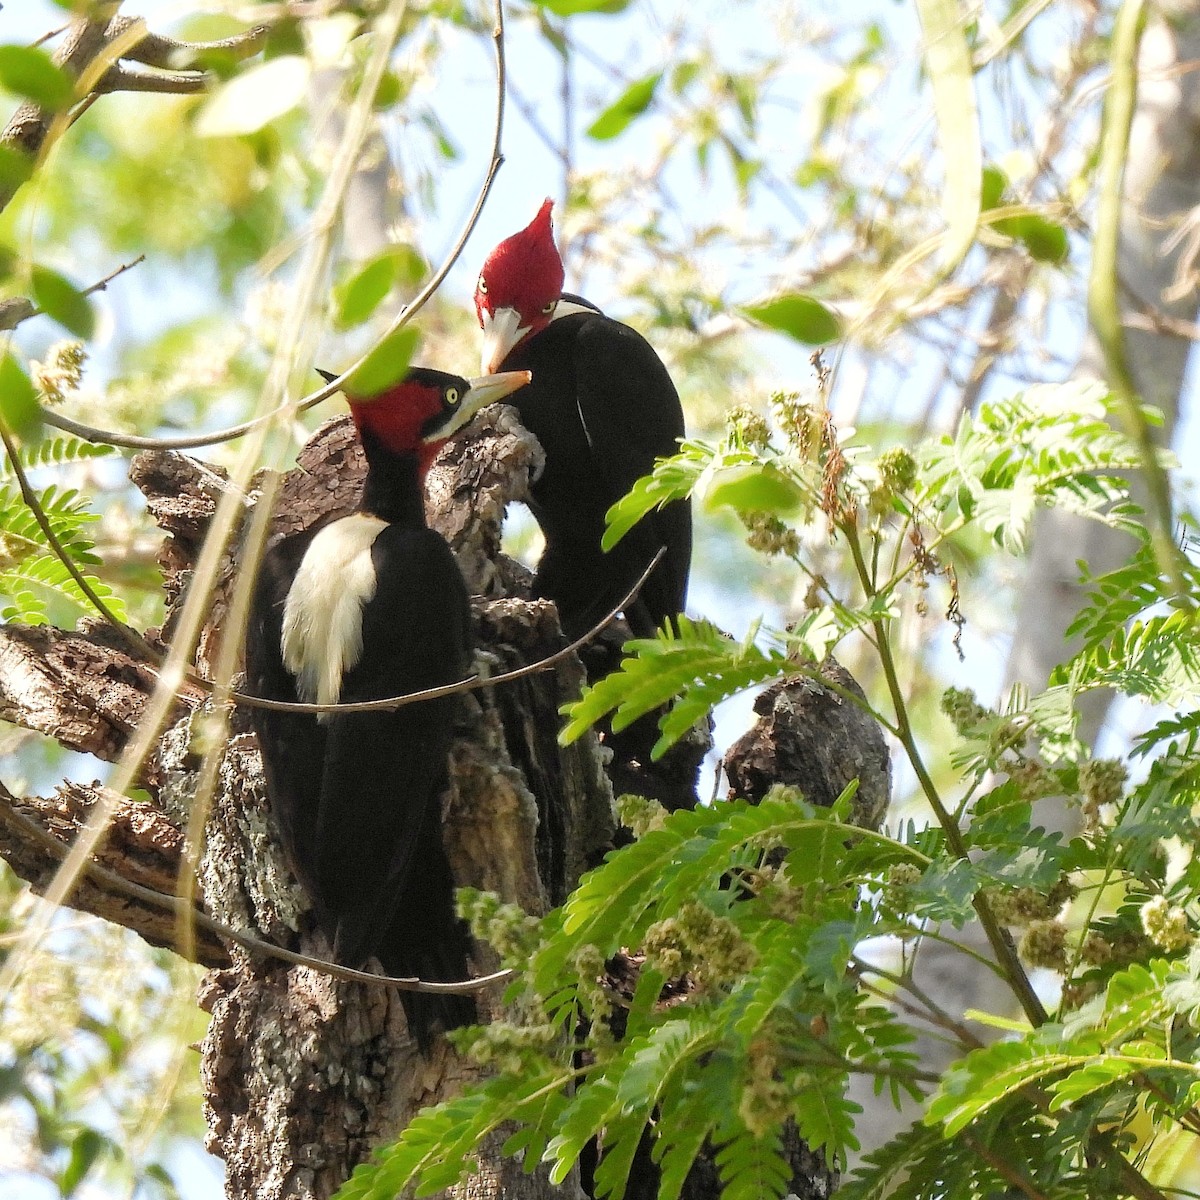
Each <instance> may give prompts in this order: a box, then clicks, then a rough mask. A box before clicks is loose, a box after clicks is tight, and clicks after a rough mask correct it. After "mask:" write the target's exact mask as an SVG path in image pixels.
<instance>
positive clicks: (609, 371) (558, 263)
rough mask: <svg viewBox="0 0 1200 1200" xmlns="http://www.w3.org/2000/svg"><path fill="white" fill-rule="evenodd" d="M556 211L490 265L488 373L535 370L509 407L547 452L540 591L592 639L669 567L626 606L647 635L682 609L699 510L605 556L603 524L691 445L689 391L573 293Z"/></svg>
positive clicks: (643, 346) (643, 524) (535, 494)
mask: <svg viewBox="0 0 1200 1200" xmlns="http://www.w3.org/2000/svg"><path fill="white" fill-rule="evenodd" d="M551 207H552V203H551V201H549V200H547V201H546V202H545V203H544V204H543V205H542V207H541V209H540V210H539V211H538V214H537V216H536V217H534V218H533V220H532V221H531V222H530V224H529V225H528V226H526V228H524V229H522V230H521V231H520V232H519V233H514V234H513V235H512V237H510V238H506V239H505V240H504V241H503V242H501V243H500V244H499V245H498V246H497V247H496V248H495V249H494V250H493V251H492V252H491V254H489V255H488V258H487V261H486V262H485V263H484V264H483V270H482V272H481V273H480V275H479V282H478V284H477V285H476V288H475V310H476V312H477V314H478V316H479V324H480V326H481V327H482V328H483V364H484V366H483V369H484V370H485V371H496V370H505V371H518V370H521V371H523V370H528V371H531V372H532V373H533V382H532V383H531V384H530V385H529V387H527V388H524V389H522V391H521V392H520V393H519V394H518V395H517V396H515V397H514V398H513V400H512V404H513V405H514V407H515V408H517V410H518V411H519V412H520V414H521V421H522V423H523V424H524V425H525V427H526V428H527V429H528V430H529V431H530V432H531V433H532V434H533V435H534V436H535V437H536V438H537V439H538V441H539V442H541V444H542V448H543V449H544V450H545V452H546V469H545V471H544V472H543V473H542V476H541V478H540V479H538V480H537V482H536V483H535V484H534V485H533V486H532V488H531V489H530V490H531V497H530V507H531V508H532V509H533V515H534V516H535V517H536V518H537V521H538V524H539V525H540V526H541V528H542V533H543V534H544V535H545V539H546V549H545V551H544V552H543V554H542V558H541V561H540V562H539V564H538V569H537V576H536V578H535V580H534V593H535V595H538V596H544V597H546V598H548V599H550V600H553V601H554V602H555V603H556V604H557V606H558V613H559V620H560V622H561V624H562V627H563V631H564V633H566V634H567V636H568V637H577V636H578V635H580V634H582V633H585V632H586V631H587V630H588V629H589V628H591V627H592V626H593V625H594V624H596V622H597V621H599V620H600V619H601V618H602V617H603V616H604V614H605V613H606V612H607V611H608V610H609V609H611V608H612V607H613V606H614V605H615V604H617V603H618V602H619V601H620V599H621V597H622V596H623V595H624V594H625V593H626V592H627V591H628V590H629V589H630V588H631V587H632V586H633V584H634V583H635V582H636V580H637V578H638V576H639V575H640V574H641V573H642V571H643V570H644V569H645V568H646V566H647V564H648V563H649V562H650V560H651V559H652V558H653V557H654V555H655V553H656V552H657V551H658V550H659V548H660V547H661V548H665V550H666V554H665V555H664V557H663V560H662V561H661V562H660V563H659V565H658V566H657V567H656V568H655V570H654V573H653V574H652V575H651V576H650V578H649V579H647V580H646V582H645V584H644V585H643V586H642V589H641V593H640V595H639V596H638V597H637V598H636V600H635V601H634V602H632V603H631V604H630V605H628V606H627V607H626V609H625V616H626V619H627V620H628V621H629V625H630V627H631V628H632V629H633V631H634V633H635V634H637V635H638V636H641V637H645V636H649V635H651V634H653V632H654V630H655V629H656V628H658V627H660V626H661V625H662V624H663V622H664V621H666V620H667V619H669V618H674V617H675V616H676V615H677V614H679V613H680V612H682V611H683V607H684V603H685V601H686V598H687V583H688V571H689V569H690V566H691V557H692V515H691V507H690V504H689V503H688V502H687V501H685V500H681V501H677V502H675V503H673V504H670V505H668V506H667V507H666V508H663V509H660V510H657V511H655V512H652V513H650V514H649V515H647V516H646V517H644V518H643V519H642V520H641V521H640V522H639V523H638V524H637V525H636V526H635V527H634V528H633V529H632V530H631V531H630V532H629V533H628V534H626V535H625V537H624V538H623V539H622V540H621V541H620V542H619V543H618V544H617V545H616V546H615V547H614V548H613V549H612V550H611V551H609V552H608V553H607V554H606V553H604V552H603V551H602V550H601V548H600V539H601V536H602V534H603V533H604V514H605V513H606V512H607V510H608V509H609V507H610V506H611V505H612V504H614V503H615V502H616V501H617V500H619V499H620V498H621V497H622V496H624V495H625V493H626V492H628V491H629V489H630V488H631V487H632V486H633V484H634V482H635V481H636V480H637V479H639V478H641V476H643V475H648V474H649V473H650V472H651V471H652V470H653V468H654V460H655V459H656V458H660V457H663V456H665V455H669V454H674V453H675V452H676V451H677V449H678V446H677V444H676V443H677V441H678V439H679V438H681V437H683V435H684V427H683V409H682V407H681V405H680V403H679V394H678V393H677V392H676V390H675V385H674V384H673V383H672V382H671V377H670V375H668V374H667V369H666V367H664V366H663V364H662V360H661V359H660V358H659V357H658V355H657V354H656V353H655V352H654V350H653V348H652V347H651V346H650V344H649V343H648V342H647V341H646V340H645V338H643V337H642V336H641V334H639V333H637V332H636V331H635V330H633V329H630V327H629V326H628V325H622V324H621V322H619V321H613V320H611V319H610V318H608V317H606V316H605V315H604V314H603V313H602V312H601V311H600V310H599V309H598V308H596V307H595V305H593V304H590V303H588V301H586V300H584V299H582V298H581V297H579V296H573V295H570V294H569V293H568V294H564V293H563V290H562V288H563V265H562V259H561V258H560V257H559V253H558V249H557V247H556V246H555V244H554V231H553V228H552V225H551V219H550V210H551Z"/></svg>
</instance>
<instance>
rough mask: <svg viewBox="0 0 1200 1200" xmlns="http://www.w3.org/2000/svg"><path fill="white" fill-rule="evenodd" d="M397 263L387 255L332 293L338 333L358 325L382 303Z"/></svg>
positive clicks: (364, 267) (371, 261) (391, 283)
mask: <svg viewBox="0 0 1200 1200" xmlns="http://www.w3.org/2000/svg"><path fill="white" fill-rule="evenodd" d="M396 269H397V261H396V258H395V256H394V255H393V254H392V253H391V252H390V251H385V252H384V253H383V254H379V255H376V257H375V258H373V259H371V260H370V261H369V262H367V263H365V264H364V265H363V266H362V267H360V268H359V270H357V271H356V272H355V273H354V274H353V275H351V276H350V278H349V279H347V280H346V281H345V283H343V284H340V285H339V286H338V287H336V288H335V289H334V293H333V298H334V303H335V305H336V308H335V311H334V317H333V320H334V324H335V325H336V326H337V327H338V328H339V329H348V328H350V327H351V326H353V325H361V324H362V323H363V322H364V321H365V320H367V318H368V317H370V315H371V314H372V313H373V312H374V311H375V310H376V309H377V308H378V307H379V305H380V304H381V303H383V300H384V298H385V297H386V296H387V294H388V292H390V291H391V290H392V287H393V286H394V284H395V282H396Z"/></svg>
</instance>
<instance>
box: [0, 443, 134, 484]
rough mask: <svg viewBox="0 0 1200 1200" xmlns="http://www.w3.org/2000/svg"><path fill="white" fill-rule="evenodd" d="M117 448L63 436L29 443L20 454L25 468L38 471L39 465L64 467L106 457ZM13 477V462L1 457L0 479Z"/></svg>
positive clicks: (22, 448)
mask: <svg viewBox="0 0 1200 1200" xmlns="http://www.w3.org/2000/svg"><path fill="white" fill-rule="evenodd" d="M115 449H116V447H115V446H109V445H107V444H105V443H103V442H86V441H84V440H83V439H82V438H77V437H68V436H61V437H48V438H43V439H42V440H41V441H40V442H32V443H28V444H26V445H24V446H22V447H21V448H20V450H19V451H18V456H19V458H20V462H21V466H22V467H24V468H25V470H27V471H36V470H37V469H38V468H39V467H64V466H70V465H71V464H73V463H79V462H85V461H87V460H88V459H93V458H104V457H106V456H107V455H109V454H112V453H113V452H114V451H115ZM13 477H14V474H13V469H12V464H11V463H10V462H9V461H8V458H7V456H5V457H3V458H0V479H11V478H13Z"/></svg>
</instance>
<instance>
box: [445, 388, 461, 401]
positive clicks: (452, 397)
mask: <svg viewBox="0 0 1200 1200" xmlns="http://www.w3.org/2000/svg"><path fill="white" fill-rule="evenodd" d="M460 399H461V397H460V396H459V394H458V388H456V387H451V388H447V389H446V403H447V404H449V405H455V404H457V403H458V402H459V400H460Z"/></svg>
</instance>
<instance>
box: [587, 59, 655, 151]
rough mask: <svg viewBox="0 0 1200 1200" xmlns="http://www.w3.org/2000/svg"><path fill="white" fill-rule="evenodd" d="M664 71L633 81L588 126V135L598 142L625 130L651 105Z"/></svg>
mask: <svg viewBox="0 0 1200 1200" xmlns="http://www.w3.org/2000/svg"><path fill="white" fill-rule="evenodd" d="M661 79H662V72H661V71H659V72H658V73H657V74H654V75H647V76H646V78H645V79H639V80H638V81H637V82H636V83H631V84H630V85H629V87H627V88H626V89H625V91H623V92H622V93H621V95H620V96H618V97H617V99H616V100H614V101H613V102H612V104H610V105H609V106H608V107H607V108H606V109H605V110H604V111H603V112H602V113H601V114H600V115H599V116H598V117H597V118H596V119H595V120H594V121H593V122H592V123H591V125H589V126H588V131H587V133H588V137H590V138H595V140H596V141H598V142H604V141H608V139H609V138H615V137H616V136H617V134H619V133H624V131H625V130H626V129H627V128H628V127H629V126H630V125H631V124H632V123H633V122H634V121H635V120H636V119H637V118H638V117H640V116H641V115H642V113H644V112H645V111H646V109H647V108H649V107H650V101H651V100H653V99H654V92H655V89H656V88H657V87H658V83H659V80H661Z"/></svg>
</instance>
